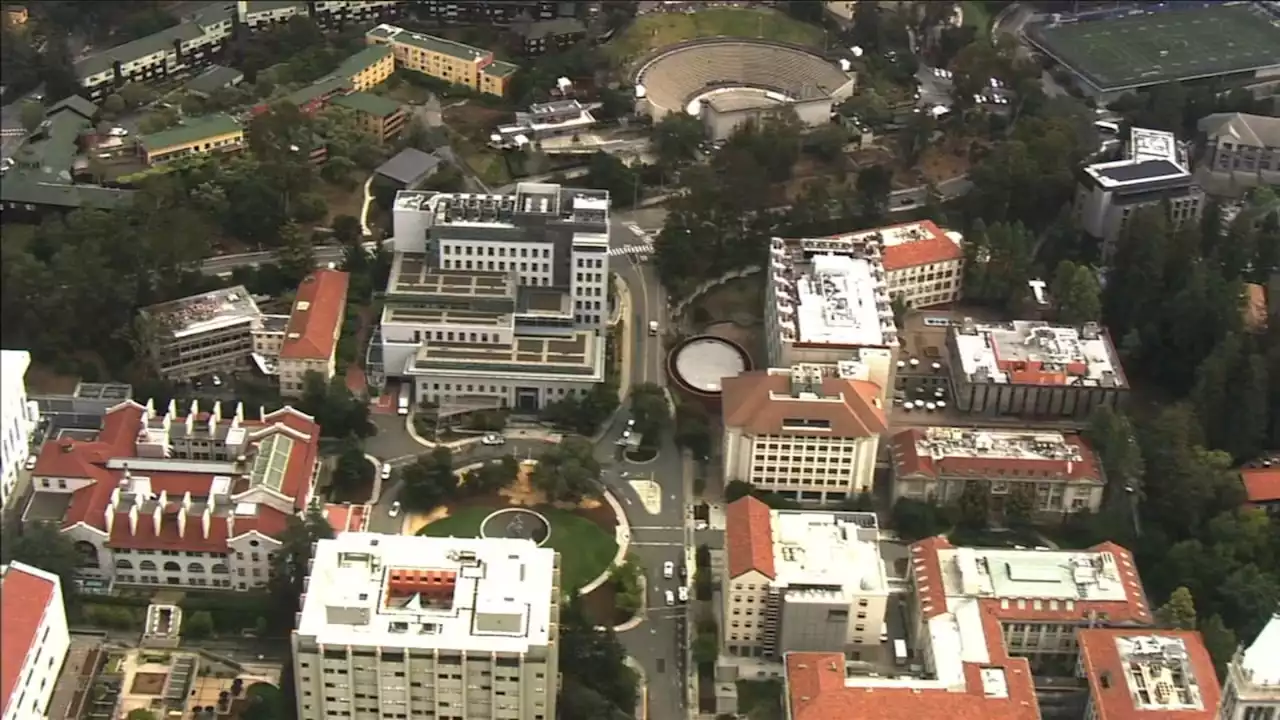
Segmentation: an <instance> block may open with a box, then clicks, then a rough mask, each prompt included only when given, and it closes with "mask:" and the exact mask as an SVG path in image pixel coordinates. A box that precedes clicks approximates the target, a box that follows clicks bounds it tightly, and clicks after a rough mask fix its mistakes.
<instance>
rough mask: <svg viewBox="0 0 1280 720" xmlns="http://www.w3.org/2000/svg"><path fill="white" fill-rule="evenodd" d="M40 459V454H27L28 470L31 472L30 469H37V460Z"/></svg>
mask: <svg viewBox="0 0 1280 720" xmlns="http://www.w3.org/2000/svg"><path fill="white" fill-rule="evenodd" d="M39 459H40V458H39V457H38V456H36V455H28V456H27V462H26V468H27V472H30V471H32V470H35V469H36V462H37V461H38V460H39Z"/></svg>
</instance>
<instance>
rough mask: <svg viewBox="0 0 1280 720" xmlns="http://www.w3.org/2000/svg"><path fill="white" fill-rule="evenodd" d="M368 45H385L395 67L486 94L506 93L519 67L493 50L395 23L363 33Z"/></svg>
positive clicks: (500, 94)
mask: <svg viewBox="0 0 1280 720" xmlns="http://www.w3.org/2000/svg"><path fill="white" fill-rule="evenodd" d="M365 41H366V42H367V43H369V44H370V45H388V46H390V47H391V50H392V52H393V53H394V54H395V62H396V67H398V68H404V69H406V70H412V71H413V72H419V73H422V74H424V75H429V76H431V77H433V78H437V79H440V80H444V81H446V82H451V83H454V84H457V85H465V86H467V87H469V88H471V89H472V90H476V91H478V92H482V93H487V94H489V95H498V96H502V95H505V94H506V93H507V84H508V83H509V82H510V81H511V78H512V76H513V75H515V73H516V70H518V69H519V68H518V67H516V66H515V65H512V64H511V63H508V62H503V61H501V60H498V59H496V58H494V56H493V52H492V51H490V50H485V49H483V48H478V47H472V46H471V45H465V44H463V43H460V42H455V41H453V40H448V39H446V38H442V37H436V36H434V35H423V34H422V33H416V32H412V31H409V30H405V29H404V28H399V27H396V26H395V25H386V24H383V25H379V26H377V27H375V28H374V29H372V30H370V31H369V32H368V33H366V34H365Z"/></svg>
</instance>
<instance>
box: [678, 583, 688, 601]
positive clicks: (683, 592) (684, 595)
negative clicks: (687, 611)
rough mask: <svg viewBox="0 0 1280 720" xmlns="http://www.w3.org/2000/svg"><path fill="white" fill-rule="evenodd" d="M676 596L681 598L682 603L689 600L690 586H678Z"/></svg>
mask: <svg viewBox="0 0 1280 720" xmlns="http://www.w3.org/2000/svg"><path fill="white" fill-rule="evenodd" d="M676 597H677V598H679V599H680V602H682V603H687V602H689V586H688V585H681V586H680V587H678V588H676Z"/></svg>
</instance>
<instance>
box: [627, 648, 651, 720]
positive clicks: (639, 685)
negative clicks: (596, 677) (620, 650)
mask: <svg viewBox="0 0 1280 720" xmlns="http://www.w3.org/2000/svg"><path fill="white" fill-rule="evenodd" d="M623 662H625V663H626V664H627V667H629V668H631V669H632V670H634V671H635V673H636V720H648V717H649V682H648V679H647V678H645V675H644V667H642V666H641V665H640V663H638V662H636V660H635V658H633V657H631V656H630V655H628V656H627V657H626V659H625V660H623Z"/></svg>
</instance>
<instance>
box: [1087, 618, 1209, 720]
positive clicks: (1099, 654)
mask: <svg viewBox="0 0 1280 720" xmlns="http://www.w3.org/2000/svg"><path fill="white" fill-rule="evenodd" d="M1077 637H1078V638H1079V642H1080V664H1079V668H1078V669H1079V672H1080V673H1081V674H1082V675H1083V676H1084V678H1085V680H1086V681H1087V682H1088V683H1089V705H1088V710H1087V713H1086V715H1085V717H1088V718H1091V719H1092V720H1215V718H1217V717H1218V701H1219V699H1220V697H1221V692H1220V689H1219V686H1218V676H1217V674H1216V672H1215V671H1214V668H1213V659H1212V658H1210V657H1209V651H1208V650H1206V649H1205V646H1204V641H1203V639H1202V638H1201V637H1200V633H1198V632H1188V631H1182V630H1134V629H1127V628H1105V629H1104V628H1097V629H1092V630H1081V631H1080V632H1079V634H1078V636H1077Z"/></svg>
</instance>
